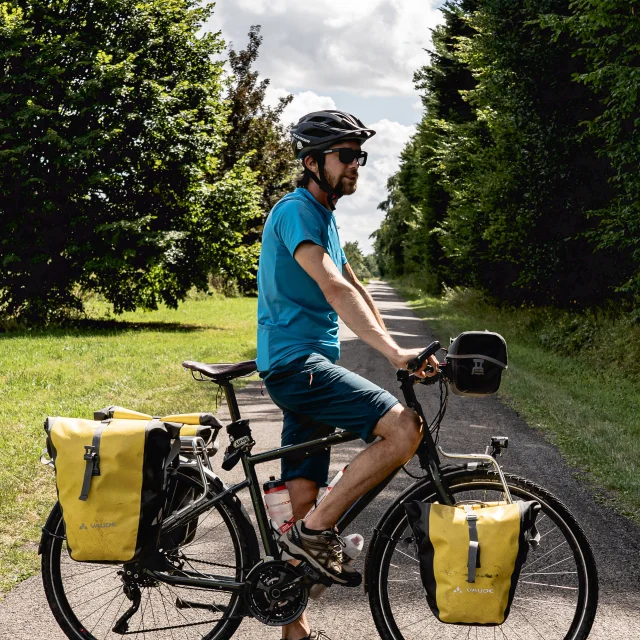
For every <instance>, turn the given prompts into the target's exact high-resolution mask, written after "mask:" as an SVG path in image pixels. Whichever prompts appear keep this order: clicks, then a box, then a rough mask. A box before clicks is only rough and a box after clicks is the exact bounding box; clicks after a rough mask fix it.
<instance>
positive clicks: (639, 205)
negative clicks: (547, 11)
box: [541, 0, 640, 298]
mask: <svg viewBox="0 0 640 640" xmlns="http://www.w3.org/2000/svg"><path fill="white" fill-rule="evenodd" d="M570 7H571V13H570V14H569V15H567V16H562V17H559V16H555V15H553V14H552V15H547V16H543V17H542V19H541V23H542V24H546V25H548V26H551V27H553V28H554V29H555V32H556V36H557V38H563V37H566V36H567V34H568V35H569V36H570V37H572V38H573V39H574V40H575V41H576V42H577V49H576V52H575V55H578V56H582V57H583V58H584V59H585V61H586V64H585V67H584V68H583V69H581V70H580V71H579V72H576V73H575V74H574V80H576V81H577V82H580V83H582V84H583V85H585V86H586V87H588V88H590V89H592V90H593V91H594V93H595V95H596V96H597V97H598V98H599V102H600V110H599V111H598V113H597V114H596V115H594V116H593V117H591V118H588V119H586V123H585V124H586V125H587V131H588V134H589V135H590V136H591V137H593V138H595V139H597V140H598V141H600V143H601V147H600V148H599V149H598V151H599V153H600V154H601V155H602V156H603V157H605V158H607V160H608V161H609V162H610V163H611V166H612V169H613V171H612V174H611V176H610V184H611V187H612V189H613V197H612V198H611V200H610V201H609V202H606V203H605V205H604V206H601V207H600V208H598V209H596V210H595V211H594V212H593V213H594V214H595V216H596V217H597V220H598V221H599V225H598V227H597V228H596V229H594V231H593V232H592V237H593V239H594V240H596V241H597V242H598V245H599V246H600V247H601V248H605V249H610V250H612V252H614V253H620V252H621V253H623V254H626V253H627V252H630V253H631V256H632V265H633V269H632V271H630V270H628V269H625V270H624V271H623V274H625V275H626V276H628V279H627V280H626V281H625V280H623V282H622V288H623V289H624V290H626V291H628V292H632V293H633V294H635V296H636V298H637V297H638V295H639V294H640V175H639V173H638V160H640V126H639V125H640V7H637V6H635V5H634V3H632V2H631V3H630V2H625V1H624V0H574V1H573V2H571V4H570Z"/></svg>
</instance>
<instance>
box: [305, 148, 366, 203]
mask: <svg viewBox="0 0 640 640" xmlns="http://www.w3.org/2000/svg"><path fill="white" fill-rule="evenodd" d="M345 147H346V148H349V149H356V150H358V151H359V150H360V144H359V143H358V142H356V141H355V140H347V141H345V142H338V143H337V144H334V145H333V146H332V147H330V148H331V149H339V148H345ZM309 168H310V169H311V170H312V171H314V173H316V174H317V172H318V165H317V163H316V162H315V161H313V164H312V165H311V166H310V167H309ZM359 168H360V167H359V165H358V161H357V160H354V161H353V162H352V163H351V164H348V165H347V164H342V162H340V158H339V157H338V154H337V153H327V154H325V156H324V174H325V177H326V179H327V182H328V183H329V186H330V187H331V188H332V189H335V190H336V191H337V192H338V193H341V194H342V195H345V196H350V195H351V194H352V193H355V190H356V189H357V186H358V169H359Z"/></svg>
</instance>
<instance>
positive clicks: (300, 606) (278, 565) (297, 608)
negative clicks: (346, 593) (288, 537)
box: [244, 560, 309, 627]
mask: <svg viewBox="0 0 640 640" xmlns="http://www.w3.org/2000/svg"><path fill="white" fill-rule="evenodd" d="M244 600H245V603H246V605H247V608H248V609H249V612H250V613H251V615H252V616H253V617H254V618H255V619H256V620H259V621H260V622H262V623H263V624H266V625H269V626H270V627H279V626H282V625H283V624H289V623H290V622H293V621H294V620H297V619H298V618H299V617H300V616H301V615H302V613H303V611H304V610H305V608H306V607H307V601H308V600H309V584H308V581H307V580H306V579H305V576H304V574H303V573H302V572H301V571H299V570H298V569H297V568H296V567H294V566H293V565H291V564H289V563H288V562H284V561H282V560H272V561H269V562H263V563H262V564H259V565H257V566H255V567H254V568H253V569H252V570H251V571H250V572H249V575H248V576H247V581H246V583H245V587H244Z"/></svg>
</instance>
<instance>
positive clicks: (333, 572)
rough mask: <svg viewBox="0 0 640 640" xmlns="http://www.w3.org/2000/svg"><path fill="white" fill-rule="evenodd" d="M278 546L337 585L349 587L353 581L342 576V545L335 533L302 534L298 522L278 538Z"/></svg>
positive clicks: (299, 522) (300, 525) (347, 576)
mask: <svg viewBox="0 0 640 640" xmlns="http://www.w3.org/2000/svg"><path fill="white" fill-rule="evenodd" d="M278 544H279V545H280V546H281V547H282V548H283V549H284V550H285V551H286V552H287V553H288V554H289V555H290V556H293V557H294V558H297V559H298V560H306V561H307V562H308V563H309V564H310V565H311V566H313V567H314V568H315V569H318V570H319V571H321V572H322V573H323V574H325V575H327V576H329V577H330V578H331V579H332V580H334V581H335V582H337V583H338V584H343V585H349V584H350V583H351V581H352V580H353V576H352V575H346V574H343V571H342V547H343V546H344V543H343V542H342V540H341V538H340V536H339V535H338V534H337V533H336V532H335V531H323V532H322V533H318V534H313V535H310V534H307V533H303V531H302V520H298V522H296V523H295V524H294V525H293V527H291V528H290V529H289V530H288V531H287V532H285V533H283V534H282V535H281V536H280V538H279V539H278ZM351 573H352V572H349V574H351ZM358 575H359V574H358Z"/></svg>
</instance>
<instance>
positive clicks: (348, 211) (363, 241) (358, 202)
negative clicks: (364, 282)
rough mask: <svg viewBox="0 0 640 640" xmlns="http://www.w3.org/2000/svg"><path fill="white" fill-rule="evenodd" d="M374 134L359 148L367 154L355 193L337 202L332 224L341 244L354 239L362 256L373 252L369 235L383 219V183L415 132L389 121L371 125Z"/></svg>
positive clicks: (391, 173)
mask: <svg viewBox="0 0 640 640" xmlns="http://www.w3.org/2000/svg"><path fill="white" fill-rule="evenodd" d="M371 128H372V129H375V131H376V135H375V136H374V137H373V138H371V140H370V141H369V142H367V144H366V145H365V146H364V147H363V148H365V149H366V150H367V151H368V152H369V159H368V161H367V164H366V166H365V167H362V168H361V169H360V171H359V176H360V177H359V179H358V190H357V191H356V192H355V194H353V195H352V196H345V197H343V198H341V199H340V201H339V202H338V207H337V210H336V221H337V223H338V227H339V228H340V239H341V240H342V242H343V243H345V242H352V241H354V240H357V241H358V243H359V245H360V248H361V249H362V252H363V253H364V254H365V255H366V254H368V253H371V252H372V251H373V247H372V244H371V240H369V235H370V234H371V233H372V232H373V231H375V230H376V229H377V228H378V227H379V226H380V223H381V222H382V219H383V218H384V213H383V212H382V211H379V210H378V205H379V204H380V203H381V202H382V201H383V200H385V199H386V186H387V180H388V179H389V178H390V177H391V176H392V175H393V174H394V173H396V172H397V171H398V168H399V165H400V153H401V151H402V149H403V148H404V146H405V144H406V143H407V142H408V140H409V138H410V137H411V136H412V135H413V134H414V133H415V131H416V128H415V127H414V126H406V125H403V124H400V123H398V122H391V121H390V120H380V121H379V122H376V123H375V124H372V125H371Z"/></svg>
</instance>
